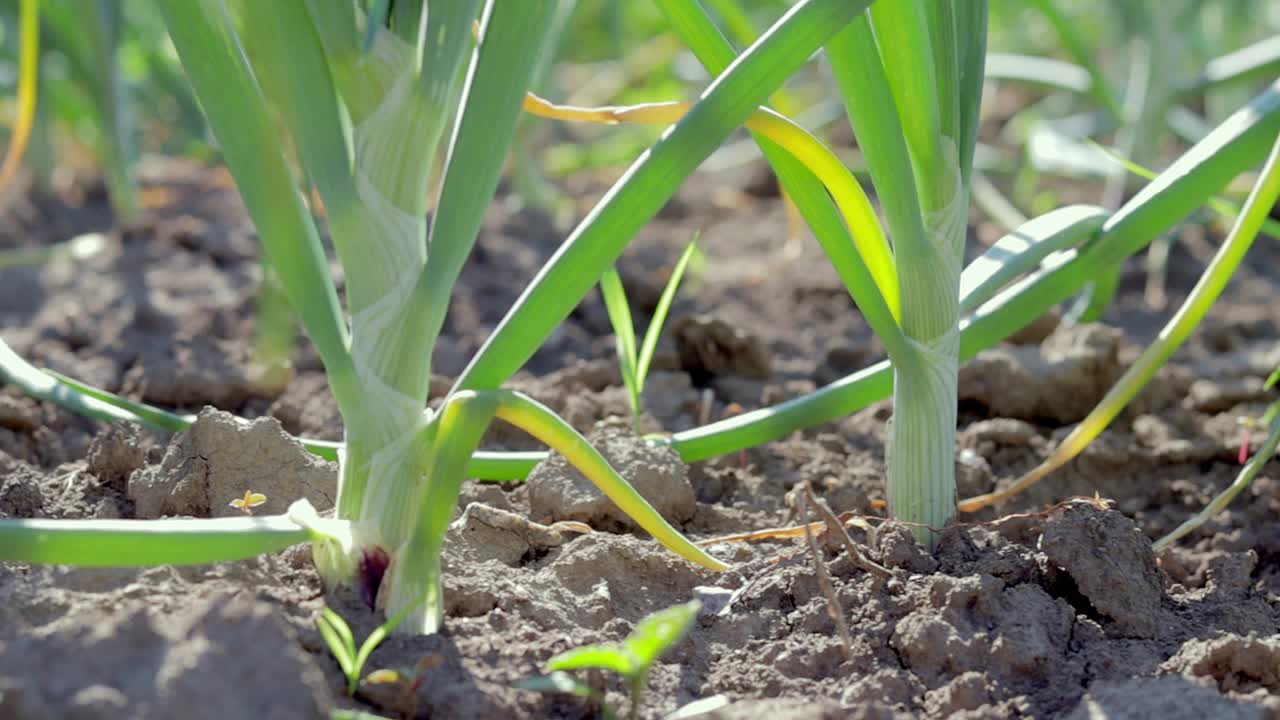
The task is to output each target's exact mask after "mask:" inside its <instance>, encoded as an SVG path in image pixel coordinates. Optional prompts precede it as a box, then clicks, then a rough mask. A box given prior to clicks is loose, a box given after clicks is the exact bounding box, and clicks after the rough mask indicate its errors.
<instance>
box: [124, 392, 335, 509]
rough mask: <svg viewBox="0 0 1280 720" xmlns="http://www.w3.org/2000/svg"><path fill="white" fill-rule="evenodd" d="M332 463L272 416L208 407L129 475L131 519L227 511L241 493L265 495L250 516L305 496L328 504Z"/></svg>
mask: <svg viewBox="0 0 1280 720" xmlns="http://www.w3.org/2000/svg"><path fill="white" fill-rule="evenodd" d="M337 473H338V470H337V464H335V463H331V462H326V461H324V460H322V459H320V458H318V457H316V456H314V455H312V454H311V453H309V452H307V451H306V449H304V448H303V447H302V445H301V444H300V443H299V442H298V441H297V440H295V439H294V438H292V437H290V436H289V435H288V434H287V433H285V431H284V430H283V429H282V428H281V427H280V423H279V421H277V420H275V419H274V418H259V419H257V420H254V421H252V422H245V421H242V420H239V419H237V418H236V417H235V416H233V415H231V414H230V413H225V412H222V411H220V410H215V409H213V408H205V409H204V410H202V411H201V412H200V416H199V418H198V419H197V420H196V422H195V423H194V424H193V425H192V426H191V427H189V428H187V429H186V430H184V431H182V432H180V433H178V434H177V435H176V436H174V438H173V440H172V441H171V442H170V443H169V448H168V450H167V451H166V452H165V454H164V460H163V461H161V463H160V465H158V466H154V465H153V466H148V467H145V468H142V469H141V470H137V471H135V472H134V473H133V474H132V475H131V476H130V477H129V486H128V495H129V499H130V500H132V501H133V503H134V507H135V514H136V516H137V517H138V518H157V517H163V516H166V515H193V516H196V517H230V516H235V515H237V514H239V513H241V510H238V509H236V508H234V507H232V506H231V505H230V502H231V500H233V499H235V498H239V497H241V496H243V495H244V493H245V491H252V492H255V493H262V494H263V495H266V496H267V501H266V503H264V504H263V505H260V506H258V507H257V508H255V509H254V513H255V514H257V515H273V514H280V513H283V512H285V511H286V510H287V509H288V507H289V505H290V504H292V503H293V502H294V501H295V500H298V499H301V498H306V499H307V500H308V501H310V502H311V504H312V505H313V506H315V508H316V509H317V510H325V509H328V508H331V507H333V498H334V495H335V494H336V492H337V482H338V474H337Z"/></svg>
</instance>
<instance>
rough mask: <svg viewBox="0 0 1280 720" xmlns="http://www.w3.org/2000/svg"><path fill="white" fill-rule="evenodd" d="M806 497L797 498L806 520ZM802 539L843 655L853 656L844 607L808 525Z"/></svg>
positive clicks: (807, 517)
mask: <svg viewBox="0 0 1280 720" xmlns="http://www.w3.org/2000/svg"><path fill="white" fill-rule="evenodd" d="M806 489H807V488H806ZM806 495H807V494H802V495H800V496H799V499H800V517H801V518H802V519H805V520H808V519H809V503H808V500H807V497H806ZM815 524H816V523H815ZM804 539H805V542H807V543H808V544H809V552H810V553H811V554H812V555H813V568H814V572H815V573H816V574H817V576H818V586H819V587H821V588H822V593H823V594H824V595H826V596H827V613H828V614H829V615H831V620H832V621H833V622H835V624H836V633H837V634H838V635H839V636H840V642H841V644H842V645H843V646H844V655H845V657H849V656H851V655H852V654H853V639H852V638H850V637H849V623H847V622H846V621H845V619H844V607H842V606H841V605H840V598H838V597H836V590H835V587H834V586H832V584H831V575H830V574H829V573H828V572H827V563H826V561H824V560H823V559H822V551H821V550H819V549H818V543H817V541H816V540H814V539H813V531H812V530H811V529H810V527H809V524H808V523H806V524H805V525H804Z"/></svg>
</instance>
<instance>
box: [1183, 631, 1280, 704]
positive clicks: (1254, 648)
mask: <svg viewBox="0 0 1280 720" xmlns="http://www.w3.org/2000/svg"><path fill="white" fill-rule="evenodd" d="M1161 668H1162V669H1163V670H1166V671H1168V672H1176V673H1181V674H1183V675H1186V676H1189V677H1193V678H1208V679H1210V680H1212V681H1213V682H1214V684H1215V685H1217V687H1218V689H1219V690H1221V691H1223V692H1239V693H1251V692H1254V691H1256V690H1259V689H1262V690H1265V691H1266V692H1267V693H1277V692H1280V637H1277V636H1271V637H1262V638H1260V637H1255V636H1252V635H1250V636H1247V637H1241V636H1240V635H1224V636H1222V637H1217V638H1213V639H1212V640H1200V639H1192V640H1188V641H1187V642H1186V643H1185V644H1183V646H1182V648H1181V649H1179V650H1178V654H1176V655H1174V656H1173V657H1171V658H1169V660H1168V661H1167V662H1165V663H1164V665H1162V666H1161Z"/></svg>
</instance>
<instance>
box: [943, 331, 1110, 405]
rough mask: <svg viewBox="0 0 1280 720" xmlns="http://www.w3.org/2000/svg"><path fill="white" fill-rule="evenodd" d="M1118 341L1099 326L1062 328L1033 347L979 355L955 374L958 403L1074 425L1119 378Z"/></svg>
mask: <svg viewBox="0 0 1280 720" xmlns="http://www.w3.org/2000/svg"><path fill="white" fill-rule="evenodd" d="M1123 337H1124V334H1123V333H1122V332H1120V331H1119V330H1116V329H1115V328H1110V327H1107V326H1105V325H1100V324H1088V325H1075V326H1062V327H1059V328H1058V329H1057V330H1056V331H1055V332H1054V333H1053V334H1052V335H1050V336H1049V337H1048V338H1047V339H1045V341H1044V342H1043V343H1042V344H1041V345H1039V346H1036V345H1002V346H999V347H995V348H992V349H990V350H983V351H982V352H980V353H978V356H977V357H976V358H974V359H973V360H972V361H971V362H969V363H968V364H967V365H965V366H964V367H963V368H961V369H960V385H959V388H958V390H959V395H960V401H961V402H965V401H971V402H977V403H980V404H982V405H983V406H985V407H987V408H989V409H990V411H991V414H992V415H994V416H1000V417H1009V418H1019V419H1023V420H1052V421H1054V422H1059V423H1064V424H1065V423H1073V422H1077V421H1079V420H1081V419H1082V418H1084V416H1085V415H1087V414H1088V413H1089V411H1090V410H1092V409H1093V408H1094V406H1095V405H1097V404H1098V401H1099V400H1101V399H1102V396H1103V395H1104V394H1106V392H1107V390H1108V389H1110V387H1111V385H1112V384H1113V383H1114V382H1115V381H1116V380H1117V379H1118V378H1119V377H1120V373H1121V372H1122V370H1123V366H1122V365H1121V363H1120V341H1121V339H1122V338H1123Z"/></svg>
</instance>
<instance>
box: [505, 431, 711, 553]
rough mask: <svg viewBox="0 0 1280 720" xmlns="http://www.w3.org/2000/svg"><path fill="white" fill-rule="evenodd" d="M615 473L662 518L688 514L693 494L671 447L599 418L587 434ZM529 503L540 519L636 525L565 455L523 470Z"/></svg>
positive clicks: (682, 519)
mask: <svg viewBox="0 0 1280 720" xmlns="http://www.w3.org/2000/svg"><path fill="white" fill-rule="evenodd" d="M587 441H588V442H590V443H591V445H592V447H594V448H596V449H597V450H599V451H600V453H601V454H602V455H604V457H605V459H606V460H608V461H609V464H610V465H612V466H613V468H614V469H615V470H617V471H618V474H619V475H621V476H622V477H623V479H625V480H626V481H627V482H629V483H631V486H632V487H634V488H635V489H636V491H637V492H639V493H640V495H641V496H643V497H644V499H645V500H648V501H649V504H650V505H653V507H654V509H655V510H657V511H658V512H659V513H660V514H661V515H662V516H663V517H664V518H666V519H667V520H668V521H669V522H672V523H682V522H685V521H687V520H689V519H690V518H692V517H693V513H694V511H695V510H696V498H695V497H694V493H693V486H692V485H690V484H689V477H688V470H687V468H686V466H685V464H684V462H682V461H681V460H680V456H679V455H678V454H677V453H676V451H675V450H673V449H671V448H669V447H656V446H652V445H649V444H648V443H647V442H645V441H644V440H643V439H641V438H639V437H637V436H636V434H635V433H634V432H633V431H632V430H631V429H630V428H629V427H627V426H626V425H622V424H618V423H608V422H602V423H600V424H598V425H596V427H595V429H594V430H592V431H591V433H590V434H589V435H587ZM528 487H529V508H530V510H531V511H532V514H533V519H534V520H537V521H538V522H542V523H549V522H554V521H559V520H576V521H578V522H584V523H587V524H588V525H590V526H592V527H593V528H596V529H598V530H615V529H623V530H632V529H635V528H637V527H638V526H637V525H636V524H635V521H634V520H632V519H631V518H630V517H629V516H628V515H627V514H626V513H624V512H623V511H622V509H621V508H619V507H618V506H617V505H616V504H614V502H613V501H612V500H610V499H609V498H608V497H607V496H606V495H605V494H604V493H603V492H601V491H600V489H599V488H597V487H596V486H595V484H594V483H592V482H591V481H590V480H588V479H587V478H586V477H585V476H584V475H583V474H582V473H580V472H578V470H577V469H576V468H574V467H573V466H572V465H570V464H569V461H567V460H565V458H564V456H562V455H561V454H559V453H557V452H552V453H551V456H550V457H549V458H547V459H546V460H545V461H543V462H542V463H541V464H540V465H538V466H537V467H536V468H534V469H533V472H531V473H530V474H529V480H528Z"/></svg>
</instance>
